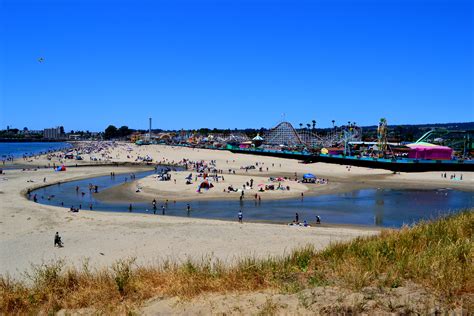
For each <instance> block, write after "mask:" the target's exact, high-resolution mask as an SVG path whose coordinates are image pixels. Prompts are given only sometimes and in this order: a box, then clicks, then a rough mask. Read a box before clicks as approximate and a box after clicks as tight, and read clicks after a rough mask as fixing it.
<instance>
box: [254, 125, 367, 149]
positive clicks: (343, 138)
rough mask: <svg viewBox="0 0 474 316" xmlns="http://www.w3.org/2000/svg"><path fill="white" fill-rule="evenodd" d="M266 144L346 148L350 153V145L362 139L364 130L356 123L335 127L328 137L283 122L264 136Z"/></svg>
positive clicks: (312, 147) (310, 147) (314, 147)
mask: <svg viewBox="0 0 474 316" xmlns="http://www.w3.org/2000/svg"><path fill="white" fill-rule="evenodd" d="M263 138H264V143H265V144H268V145H283V146H288V147H300V148H306V149H309V150H314V149H316V148H323V147H333V146H344V148H345V149H346V150H347V152H349V143H350V142H357V141H360V140H361V139H362V128H360V127H359V126H357V125H356V124H355V123H349V124H348V125H345V126H341V127H333V128H332V130H331V131H330V132H329V133H327V134H326V135H318V134H317V133H316V132H315V130H314V129H310V128H300V129H298V130H297V129H295V128H294V127H293V125H291V123H289V122H281V123H279V124H278V125H277V126H276V127H274V128H272V129H270V130H269V131H268V132H267V133H265V135H264V137H263Z"/></svg>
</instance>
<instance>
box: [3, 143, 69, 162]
mask: <svg viewBox="0 0 474 316" xmlns="http://www.w3.org/2000/svg"><path fill="white" fill-rule="evenodd" d="M68 147H72V145H71V144H69V143H64V142H53V143H51V142H44V143H43V142H31V143H0V160H4V159H6V158H7V157H14V158H18V157H23V156H24V155H27V156H31V155H36V154H39V153H44V152H48V151H55V150H60V149H64V148H68Z"/></svg>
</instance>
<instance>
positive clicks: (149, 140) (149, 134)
mask: <svg viewBox="0 0 474 316" xmlns="http://www.w3.org/2000/svg"><path fill="white" fill-rule="evenodd" d="M149 120H150V122H149V123H150V124H149V127H148V142H149V143H151V117H150V118H149Z"/></svg>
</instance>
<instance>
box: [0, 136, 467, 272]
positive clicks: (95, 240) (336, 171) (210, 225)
mask: <svg viewBox="0 0 474 316" xmlns="http://www.w3.org/2000/svg"><path fill="white" fill-rule="evenodd" d="M84 146H87V144H85V145H84ZM145 155H149V156H151V157H152V158H153V160H154V161H158V162H162V163H167V164H176V163H178V162H180V161H182V160H183V158H185V159H187V160H188V161H211V160H213V161H215V166H216V168H218V169H222V170H223V173H222V174H223V176H224V177H225V181H223V182H220V183H219V184H217V183H216V186H215V187H214V188H212V189H210V190H209V191H208V192H204V193H198V192H196V187H195V186H188V187H189V189H188V188H186V184H184V182H183V181H182V180H183V178H182V177H181V176H182V175H183V174H184V173H185V172H175V173H173V178H174V177H176V178H177V179H179V181H177V184H176V185H175V184H174V183H173V181H167V182H158V181H156V179H155V178H153V176H150V177H148V178H144V179H141V180H139V181H136V182H135V183H134V182H131V183H128V184H127V185H124V186H119V188H114V189H111V190H119V191H120V192H119V193H117V192H111V193H110V194H111V195H116V194H122V193H123V192H126V191H128V193H127V194H128V195H127V196H126V199H128V198H129V197H130V196H132V195H134V194H136V192H133V188H136V187H137V185H138V186H140V187H142V192H140V195H141V196H140V199H148V198H150V197H152V196H154V195H155V194H162V195H160V196H163V197H168V198H170V199H171V198H173V199H189V200H193V199H199V198H222V197H223V196H228V197H229V196H232V198H236V199H237V198H238V194H237V193H235V194H234V193H225V192H223V190H224V189H225V187H227V186H228V185H229V184H232V185H234V186H235V187H240V186H242V185H243V184H244V183H245V182H247V181H248V180H249V179H250V178H253V179H254V182H255V184H256V185H257V187H258V184H265V183H267V181H268V178H269V177H271V176H279V177H289V178H291V177H294V174H295V172H296V173H297V176H298V177H301V175H302V174H304V173H307V172H311V173H314V174H316V175H317V176H318V177H321V178H326V179H329V184H324V185H318V184H302V183H298V182H297V181H294V180H286V181H284V182H283V183H285V185H286V183H288V185H289V186H290V187H291V189H290V191H281V192H278V193H273V194H272V192H264V193H262V195H263V196H264V198H286V197H292V196H295V195H298V194H301V192H304V194H326V193H333V192H341V191H344V190H352V189H354V188H358V187H377V186H386V187H403V188H408V187H413V188H446V187H450V188H454V189H460V190H472V189H473V187H474V185H473V184H474V177H473V175H472V174H471V173H463V180H462V181H453V180H450V179H449V178H448V179H444V178H441V176H440V173H417V174H392V173H391V172H389V171H385V170H372V169H366V168H357V167H352V168H350V169H348V168H347V167H346V166H340V165H329V164H322V163H318V164H302V163H299V162H298V161H293V160H285V159H278V158H271V157H259V156H250V155H238V154H232V153H230V152H227V151H212V150H204V149H190V148H182V147H171V146H160V145H150V146H141V147H137V146H135V145H131V144H119V145H117V146H115V147H110V148H108V149H102V150H101V151H100V153H97V152H93V151H91V152H90V153H82V156H83V158H84V160H82V161H65V160H63V159H62V158H60V157H50V159H48V158H46V157H38V158H33V159H30V160H27V161H22V160H21V159H20V160H18V161H16V162H15V163H17V164H22V165H24V166H31V167H32V168H33V167H37V166H44V165H48V164H50V166H52V164H53V163H54V164H56V165H59V164H61V163H66V165H71V166H74V167H70V168H67V170H66V171H65V172H55V171H53V170H52V168H41V169H36V170H34V169H30V170H21V169H16V170H9V169H4V174H2V175H1V178H0V180H1V181H0V199H1V203H0V227H1V230H0V231H1V232H0V253H1V259H0V274H11V275H13V276H17V277H18V276H20V275H21V273H22V272H23V271H25V269H28V268H29V267H30V265H31V264H39V263H42V262H47V261H50V260H55V259H59V258H62V259H64V260H65V261H66V263H68V264H74V265H80V264H81V263H82V262H83V261H84V260H90V263H91V265H92V266H97V267H99V266H104V265H109V264H111V263H113V262H114V261H116V260H117V259H121V258H126V257H136V258H137V262H138V263H139V264H147V263H152V262H156V261H162V260H166V259H170V260H178V261H179V260H184V259H186V258H193V259H197V260H199V259H200V258H203V257H208V256H210V257H211V258H212V259H213V260H216V259H219V260H222V261H225V262H229V263H231V262H233V261H234V260H235V259H237V258H241V257H243V256H249V255H250V256H256V257H267V256H279V255H283V254H285V253H287V252H288V251H290V250H292V249H294V248H295V247H302V246H305V245H308V244H310V245H313V246H314V247H316V248H317V249H322V248H324V247H325V246H327V245H328V244H330V243H333V242H338V241H345V240H350V239H352V238H355V237H357V236H363V235H372V234H376V233H377V232H378V231H379V230H378V229H375V228H374V229H372V228H360V227H320V226H318V227H310V228H305V227H288V226H286V225H277V224H262V223H244V224H238V223H237V222H227V221H216V220H205V219H195V218H179V217H170V216H160V217H153V216H152V215H146V214H125V213H107V212H96V211H81V212H79V213H71V212H68V210H69V209H68V208H61V207H54V206H47V205H42V204H36V203H33V202H32V201H29V200H28V199H27V198H25V192H26V191H27V189H32V188H35V187H38V186H43V185H47V184H52V183H56V182H59V181H60V182H66V181H70V180H74V179H81V178H88V177H94V176H100V175H108V174H110V173H111V172H115V173H132V172H138V171H139V170H143V169H138V168H137V167H135V166H123V167H115V166H100V167H94V166H85V165H88V164H91V163H97V164H98V163H111V162H138V161H140V158H138V157H143V156H145ZM91 157H100V161H92V162H91V160H90V158H91ZM257 162H258V163H259V166H261V167H262V171H259V169H252V170H248V171H246V170H245V169H241V167H245V166H249V165H255V164H256V163H257ZM76 164H77V165H78V167H75V165H76ZM7 166H8V164H7ZM267 168H268V170H267ZM229 169H230V173H229ZM234 171H235V175H234ZM187 172H188V171H187ZM189 172H190V171H189ZM44 178H46V182H43V181H44ZM213 189H215V190H214V191H213ZM106 191H107V190H106ZM106 191H104V194H105V193H106ZM246 194H247V193H246ZM273 195H274V196H273ZM282 195H283V196H282ZM56 231H58V232H59V233H60V234H61V236H62V238H63V241H64V243H65V247H64V248H54V247H53V236H54V233H55V232H56Z"/></svg>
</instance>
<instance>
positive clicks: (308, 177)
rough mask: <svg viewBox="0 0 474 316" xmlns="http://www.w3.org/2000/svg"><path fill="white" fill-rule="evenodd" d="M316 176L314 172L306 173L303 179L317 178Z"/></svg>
mask: <svg viewBox="0 0 474 316" xmlns="http://www.w3.org/2000/svg"><path fill="white" fill-rule="evenodd" d="M315 178H316V176H315V175H314V174H312V173H305V174H304V175H303V179H315Z"/></svg>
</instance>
